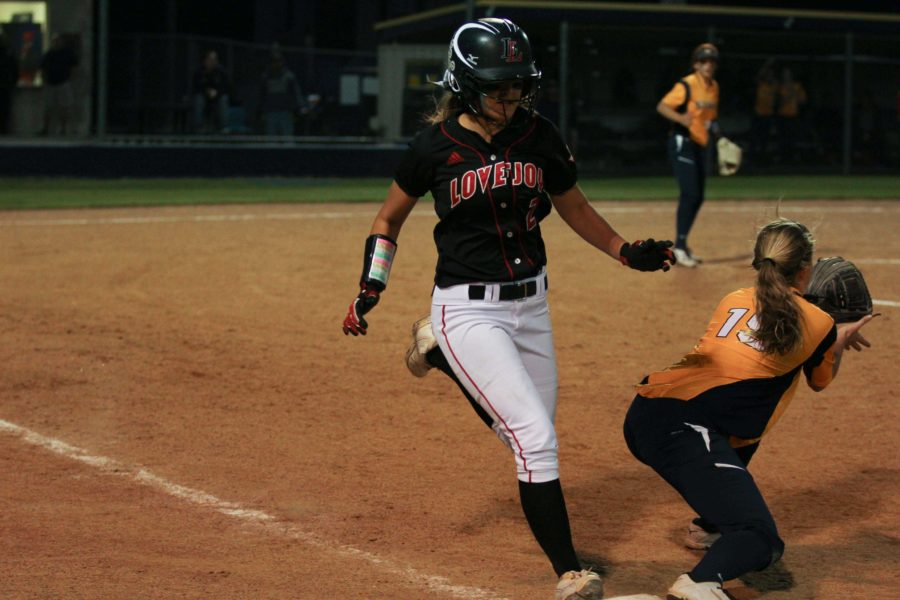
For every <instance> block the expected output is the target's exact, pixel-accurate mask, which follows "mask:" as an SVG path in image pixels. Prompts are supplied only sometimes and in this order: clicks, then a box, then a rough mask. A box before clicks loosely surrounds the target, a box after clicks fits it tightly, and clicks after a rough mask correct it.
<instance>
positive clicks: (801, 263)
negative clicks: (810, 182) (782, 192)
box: [752, 218, 815, 355]
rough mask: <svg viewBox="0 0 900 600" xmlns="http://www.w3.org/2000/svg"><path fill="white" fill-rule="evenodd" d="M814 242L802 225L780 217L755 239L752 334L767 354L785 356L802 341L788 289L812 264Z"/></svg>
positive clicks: (800, 328) (794, 307) (797, 316)
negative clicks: (754, 320)
mask: <svg viewBox="0 0 900 600" xmlns="http://www.w3.org/2000/svg"><path fill="white" fill-rule="evenodd" d="M814 244H815V240H814V239H813V236H812V234H811V233H810V232H809V230H808V229H807V228H806V227H805V226H804V225H802V224H800V223H797V222H795V221H791V220H789V219H783V218H779V219H776V220H775V221H772V222H771V223H769V224H768V225H766V226H764V227H763V228H762V229H761V230H760V231H759V234H758V235H757V237H756V246H755V248H754V249H753V268H754V269H756V271H757V276H756V320H757V327H756V330H755V331H753V332H752V335H753V337H754V338H756V340H757V341H758V342H759V344H760V346H761V347H762V349H763V352H765V353H766V354H782V355H783V354H787V353H789V352H791V351H792V350H795V349H796V348H797V347H798V346H799V345H800V344H801V343H802V341H803V329H802V323H801V320H800V309H799V307H798V306H797V301H796V298H795V296H794V293H793V291H792V290H791V287H792V286H795V285H796V283H797V276H798V275H799V274H800V271H801V270H802V269H803V268H804V267H808V266H810V265H811V264H812V253H813V246H814Z"/></svg>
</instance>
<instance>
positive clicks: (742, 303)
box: [637, 288, 836, 445]
mask: <svg viewBox="0 0 900 600" xmlns="http://www.w3.org/2000/svg"><path fill="white" fill-rule="evenodd" d="M796 301H797V305H798V307H799V308H800V311H801V318H802V330H803V342H802V344H800V346H799V347H798V348H797V349H796V350H794V351H793V352H791V353H789V354H785V355H779V354H766V353H764V352H762V351H761V349H760V346H759V343H758V342H757V341H756V339H755V338H754V337H753V334H752V332H753V328H754V327H755V324H756V322H755V312H756V306H755V305H756V303H755V289H754V288H744V289H740V290H737V291H735V292H732V293H731V294H729V295H727V296H725V298H723V299H722V301H721V302H720V303H719V305H718V306H717V307H716V309H715V311H714V312H713V316H712V318H711V320H710V322H709V325H708V326H707V329H706V332H705V333H704V335H703V337H702V338H700V341H699V342H698V343H697V345H696V346H694V348H693V350H692V351H691V352H690V353H688V354H687V355H686V356H685V357H684V358H682V359H681V361H679V362H678V363H676V364H674V365H672V366H671V367H669V368H667V369H664V370H662V371H657V372H655V373H652V374H651V375H649V376H648V377H647V378H646V379H645V381H644V382H642V383H641V384H640V385H638V386H637V392H638V394H640V395H641V396H644V397H647V398H676V399H680V400H685V401H690V402H696V403H697V405H698V406H699V407H701V408H702V409H703V410H704V411H705V412H706V413H707V414H708V415H710V416H711V418H713V420H714V421H715V422H716V423H717V424H718V425H719V426H720V428H721V430H722V431H723V433H727V434H729V435H731V436H734V437H735V438H736V439H739V440H745V443H746V441H752V440H757V439H759V438H760V437H762V435H763V434H765V432H767V431H768V430H769V429H770V428H771V427H772V426H773V425H774V424H775V422H776V421H777V420H778V419H779V418H780V417H781V415H782V414H783V412H784V410H785V409H786V408H787V406H788V404H789V403H790V401H791V399H792V398H793V395H794V392H795V390H796V386H797V382H798V381H799V379H800V374H801V372H802V373H803V374H804V375H805V377H806V379H807V380H808V381H810V382H813V383H814V384H815V385H816V386H817V387H820V388H821V387H825V386H827V385H828V384H829V383H830V382H831V371H832V366H833V364H834V354H833V352H832V349H831V346H832V345H833V343H834V339H835V338H836V330H835V327H834V322H833V320H832V319H831V317H830V316H829V315H828V314H826V313H824V312H823V311H822V310H820V309H819V308H818V307H816V306H814V305H812V304H810V303H809V302H807V301H806V300H804V299H803V298H802V297H800V296H799V294H798V295H797V299H796ZM736 445H740V444H739V443H737V442H736Z"/></svg>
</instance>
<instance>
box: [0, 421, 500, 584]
mask: <svg viewBox="0 0 900 600" xmlns="http://www.w3.org/2000/svg"><path fill="white" fill-rule="evenodd" d="M0 431H2V432H5V433H8V434H11V435H15V436H18V437H20V438H21V439H22V440H23V441H25V442H27V443H28V444H31V445H32V446H37V447H39V448H43V449H45V450H49V451H51V452H53V453H54V454H57V455H59V456H62V457H65V458H69V459H72V460H76V461H78V462H81V463H84V464H86V465H89V466H91V467H94V468H96V469H99V470H101V471H103V472H105V473H110V474H114V475H119V476H122V477H126V478H128V479H130V480H132V481H134V482H137V483H140V484H142V485H146V486H149V487H150V488H153V489H155V490H157V491H160V492H163V493H165V494H167V495H169V496H173V497H175V498H178V499H180V500H184V501H185V502H188V503H190V504H193V505H195V506H199V507H202V508H208V509H212V510H215V511H217V512H219V513H221V514H223V515H227V516H229V517H232V518H235V519H237V520H239V521H241V522H243V523H245V524H248V525H253V526H256V527H258V528H260V529H262V530H263V531H264V532H266V533H268V534H271V535H276V536H280V537H287V538H290V539H293V540H297V541H300V542H303V543H305V544H307V545H309V546H312V547H314V548H316V549H317V550H320V551H326V552H330V553H332V554H335V555H338V556H341V557H344V558H352V559H357V560H361V561H364V562H367V563H369V564H370V565H372V566H374V567H376V568H378V569H380V570H381V571H382V572H384V573H385V574H388V575H392V576H396V577H399V578H401V579H403V580H405V581H406V582H407V583H408V584H409V585H410V586H412V587H418V588H422V589H424V590H427V591H429V592H435V593H439V594H443V595H446V596H448V597H452V598H461V599H463V600H508V599H507V598H504V597H502V596H500V595H498V594H496V593H494V592H491V591H488V590H483V589H480V588H476V587H467V586H461V585H454V584H453V583H451V582H450V581H449V580H448V579H447V578H446V577H442V576H439V575H428V574H426V573H422V572H421V571H419V570H417V569H415V568H413V567H410V566H407V565H402V564H398V563H396V562H394V561H392V560H390V559H386V558H382V557H380V556H377V555H375V554H372V553H371V552H366V551H365V550H360V549H359V548H355V547H353V546H350V545H346V544H340V543H335V542H329V541H326V540H323V539H321V538H320V537H319V536H317V535H316V534H314V533H311V532H309V531H304V530H303V529H301V528H299V527H297V526H296V525H293V524H291V523H288V522H285V521H281V520H279V519H278V518H277V517H274V516H272V515H270V514H268V513H265V512H263V511H260V510H254V509H250V508H247V507H244V506H242V505H240V504H238V503H236V502H229V501H227V500H222V499H221V498H218V497H216V496H214V495H213V494H209V493H207V492H204V491H202V490H197V489H193V488H190V487H186V486H183V485H180V484H177V483H174V482H171V481H168V480H166V479H163V478H162V477H159V476H158V475H154V474H153V473H151V472H150V471H148V470H146V469H144V468H141V467H133V466H129V465H126V464H124V463H121V462H119V461H117V460H115V459H112V458H107V457H104V456H97V455H93V454H90V453H89V452H88V451H87V450H84V449H82V448H78V447H77V446H72V445H71V444H68V443H66V442H64V441H62V440H58V439H55V438H50V437H47V436H44V435H41V434H39V433H37V432H35V431H32V430H30V429H27V428H25V427H22V426H20V425H16V424H15V423H11V422H9V421H6V420H3V419H0Z"/></svg>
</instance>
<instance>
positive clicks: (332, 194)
mask: <svg viewBox="0 0 900 600" xmlns="http://www.w3.org/2000/svg"><path fill="white" fill-rule="evenodd" d="M389 184H390V180H389V179H388V178H383V179H381V178H379V179H313V178H310V179H278V178H271V179H113V180H96V179H0V210H23V209H53V208H96V207H113V206H167V205H193V204H265V203H316V202H379V201H381V200H382V199H383V198H384V194H385V191H386V190H387V187H388V185H389ZM580 185H581V187H582V189H584V191H585V193H586V194H587V195H588V197H589V198H590V199H591V200H655V199H659V200H672V199H674V198H675V197H676V196H677V193H678V191H677V187H676V185H675V180H674V178H672V177H634V178H610V179H584V180H582V181H581V182H580ZM707 198H708V199H709V200H725V199H750V198H752V199H759V200H776V199H778V198H783V199H785V200H811V199H845V198H847V199H849V198H859V199H891V200H896V199H900V176H865V177H862V176H830V177H815V176H771V177H762V176H760V177H753V176H746V177H741V176H737V177H711V178H710V179H709V180H708V182H707Z"/></svg>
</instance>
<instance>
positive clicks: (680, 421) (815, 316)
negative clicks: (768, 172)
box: [625, 219, 872, 600]
mask: <svg viewBox="0 0 900 600" xmlns="http://www.w3.org/2000/svg"><path fill="white" fill-rule="evenodd" d="M812 255H813V237H812V235H811V234H810V232H809V231H808V230H807V228H806V227H804V226H803V225H801V224H800V223H796V222H794V221H790V220H787V219H778V220H775V221H773V222H771V223H769V224H768V225H766V226H764V227H763V228H762V229H761V230H760V232H759V234H758V236H757V239H756V246H755V248H754V255H753V256H754V258H753V267H754V269H756V271H757V276H756V286H755V287H752V288H744V289H739V290H737V291H734V292H732V293H730V294H728V295H727V296H725V297H724V298H723V299H722V301H721V302H720V303H719V305H718V307H716V310H715V312H714V313H713V316H712V319H711V320H710V322H709V325H708V326H707V329H706V333H705V334H704V335H703V337H702V338H701V339H700V341H699V342H698V343H697V345H696V346H694V348H693V350H692V351H691V352H690V353H688V354H687V355H686V356H685V357H684V358H683V359H682V360H681V361H680V362H678V363H677V364H675V365H672V366H671V367H669V368H667V369H664V370H662V371H657V372H655V373H652V374H650V375H649V376H647V377H646V378H645V379H644V380H643V381H642V382H641V383H640V384H639V385H638V386H637V396H636V397H635V399H634V402H633V403H632V405H631V408H630V409H629V411H628V415H627V416H626V418H625V441H626V443H627V444H628V448H629V450H631V452H632V454H634V456H635V457H636V458H637V459H638V460H640V461H641V462H643V463H645V464H647V465H649V466H650V467H651V468H653V470H655V471H656V472H657V473H658V474H659V475H660V476H662V477H663V479H665V480H666V481H667V482H668V483H669V484H670V485H671V486H672V487H674V488H675V489H676V490H677V491H678V492H679V493H680V494H681V495H682V497H683V498H684V499H685V500H686V501H687V502H688V504H690V506H691V508H693V509H694V510H695V511H696V512H697V514H698V515H699V516H700V518H699V519H696V520H695V521H694V523H693V524H692V526H691V528H690V529H689V538H688V541H687V543H688V545H689V546H691V547H694V548H697V549H701V548H708V551H707V552H706V554H705V555H704V556H703V558H702V559H701V560H700V562H699V563H697V565H696V566H695V567H694V568H693V569H692V570H691V571H689V572H687V573H685V574H683V575H681V576H680V577H679V578H678V579H677V580H676V581H675V583H674V584H673V585H672V587H671V588H670V589H669V592H668V593H669V598H675V599H677V600H707V599H709V600H716V599H723V600H724V599H726V598H728V597H729V596H726V595H725V592H724V591H723V590H722V584H723V583H724V582H725V581H727V580H729V579H734V578H736V577H738V576H740V575H743V574H744V573H747V572H749V571H753V570H760V569H764V568H766V567H767V566H768V565H770V564H772V563H773V562H774V561H776V560H778V558H779V557H780V556H781V555H782V553H783V552H784V542H783V541H782V540H781V538H780V537H779V535H778V530H777V528H776V526H775V521H774V520H773V518H772V515H771V513H770V512H769V509H768V507H767V506H766V502H765V500H764V499H763V497H762V494H761V493H760V491H759V489H758V488H757V486H756V483H755V481H754V480H753V477H752V476H751V475H750V472H749V471H748V463H749V461H750V457H751V456H752V454H753V451H754V450H755V449H756V447H757V444H758V442H759V440H760V438H762V437H763V436H764V435H765V434H766V433H767V432H768V431H769V430H770V429H771V428H772V426H773V425H774V424H775V422H776V421H777V420H778V419H779V418H780V417H781V415H782V414H783V413H784V410H785V409H786V408H787V406H788V404H789V403H790V401H791V398H792V397H793V395H794V392H795V390H796V388H797V385H798V384H799V382H800V380H801V378H802V379H805V381H806V383H807V384H808V385H809V387H811V388H812V389H813V390H815V391H821V390H823V389H825V387H826V386H828V384H829V383H831V381H832V379H833V378H834V376H835V375H836V374H837V371H838V367H839V366H840V362H841V356H842V353H843V351H844V350H845V349H848V348H852V349H855V350H861V349H862V347H863V346H866V347H868V346H869V342H868V341H867V340H866V339H865V338H864V337H862V335H861V334H860V333H859V330H860V328H861V327H862V326H863V325H865V324H866V323H867V322H868V321H869V320H871V318H872V317H871V316H868V317H865V318H863V319H861V320H859V321H856V322H855V323H845V324H840V325H837V326H835V324H834V321H833V319H832V318H831V316H829V315H828V314H827V313H825V312H823V311H822V310H820V309H819V308H818V307H816V306H815V305H813V304H811V303H810V302H808V301H806V300H805V299H804V298H803V297H802V295H801V294H802V292H803V291H804V289H805V288H806V283H807V281H808V280H809V276H810V273H811V271H812Z"/></svg>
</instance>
